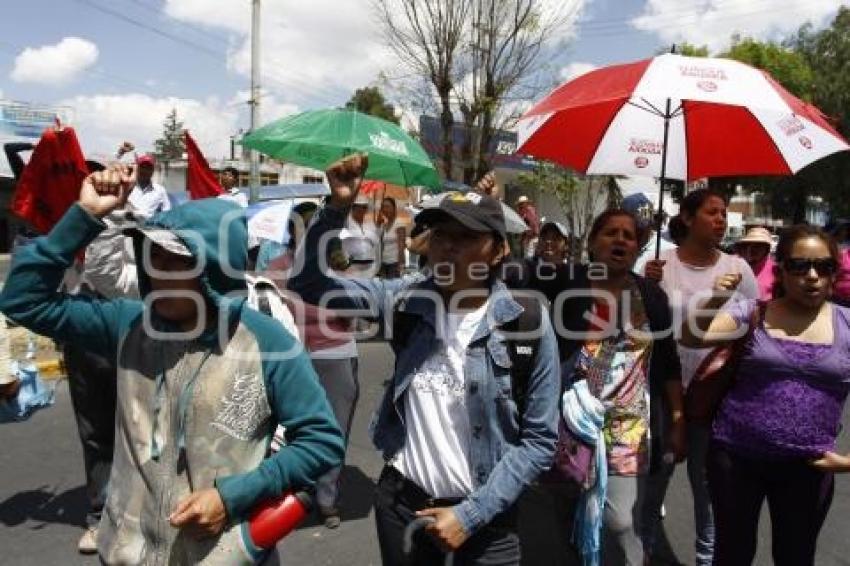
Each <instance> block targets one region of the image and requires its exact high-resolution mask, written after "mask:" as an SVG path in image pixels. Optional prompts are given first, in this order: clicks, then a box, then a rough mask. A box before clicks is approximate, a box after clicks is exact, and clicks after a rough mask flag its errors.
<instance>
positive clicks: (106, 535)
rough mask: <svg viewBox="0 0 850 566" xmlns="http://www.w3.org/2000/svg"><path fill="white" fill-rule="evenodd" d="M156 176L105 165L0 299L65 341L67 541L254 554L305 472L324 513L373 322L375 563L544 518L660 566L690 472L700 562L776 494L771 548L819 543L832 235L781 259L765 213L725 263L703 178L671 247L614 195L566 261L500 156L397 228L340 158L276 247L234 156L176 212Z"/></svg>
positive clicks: (835, 400)
mask: <svg viewBox="0 0 850 566" xmlns="http://www.w3.org/2000/svg"><path fill="white" fill-rule="evenodd" d="M7 149H9V148H7ZM26 149H28V148H24V147H15V148H11V151H12V154H14V155H15V156H16V157H17V152H19V151H23V150H26ZM129 151H132V146H122V150H119V155H118V157H119V158H120V157H122V154H125V153H128V152H129ZM7 153H8V151H7ZM14 164H15V165H16V173H18V174H19V173H20V169H21V168H23V167H24V164H23V162H18V161H15V163H14ZM153 169H154V158H153V157H151V156H141V157H138V158H137V159H136V160H135V162H134V163H132V164H128V163H122V162H121V161H120V160H118V161H116V162H115V163H112V164H109V165H108V166H106V167H103V166H100V167H92V168H91V171H92V172H91V173H90V174H89V175H88V176H87V177H86V178H85V180H84V181H83V183H82V186H81V189H80V195H79V199H78V202H77V203H76V204H74V205H72V206H71V208H70V209H68V211H67V212H66V213H65V214H64V216H63V217H62V218H61V220H60V221H59V222H58V223H57V224H56V225H55V226H53V228H52V229H51V230H50V231H49V233H48V234H46V235H43V236H40V237H37V238H34V239H32V240H31V241H29V242H28V243H26V244H23V245H20V246H19V247H18V248H17V249H16V250H15V254H14V259H13V263H12V267H11V271H10V273H9V276H8V278H7V280H6V283H5V285H4V288H3V291H2V293H0V310H2V312H3V313H4V314H5V316H6V317H8V318H9V320H11V321H13V322H14V323H16V324H19V325H22V326H25V327H26V328H29V329H32V330H33V331H35V332H37V333H39V334H42V335H45V336H49V337H52V338H54V339H55V340H57V341H58V342H59V343H61V344H62V345H63V348H64V355H65V362H66V367H67V368H68V374H69V382H70V386H71V396H72V400H73V404H74V411H75V416H76V418H77V425H78V431H79V436H80V440H81V442H82V444H83V447H84V461H85V472H86V482H87V493H88V502H89V517H88V522H87V524H88V528H87V530H86V531H85V533H84V534H83V537H82V538H81V540H80V544H79V550H80V551H81V552H85V553H91V552H97V553H98V554H99V556H100V559H101V560H102V561H103V562H104V563H108V564H194V563H205V564H242V563H252V562H266V563H270V561H273V560H275V559H277V555H276V551H275V549H274V547H273V546H272V547H271V548H261V547H258V546H256V545H255V544H253V542H252V539H251V532H252V530H251V527H250V525H251V522H252V521H253V520H254V517H255V511H256V510H257V509H258V508H259V507H261V506H262V505H264V504H266V503H268V502H269V501H273V500H275V498H278V497H280V496H282V495H283V494H285V493H286V492H289V491H294V490H309V491H311V492H312V493H313V494H314V497H315V500H316V503H317V505H316V507H317V512H318V513H319V515H320V516H321V518H322V520H323V522H324V525H325V526H326V527H328V528H329V529H334V528H336V527H338V526H339V524H340V521H341V518H340V510H339V506H340V488H339V486H340V483H339V478H340V473H341V470H342V466H343V462H344V457H345V449H346V446H347V443H348V439H349V437H350V434H351V427H352V422H353V415H354V412H355V409H356V407H357V404H358V399H359V392H360V377H359V376H358V361H359V356H358V348H357V342H356V339H355V338H356V336H357V334H358V329H361V328H362V321H363V320H366V321H370V322H373V323H376V324H375V327H377V328H378V329H379V330H378V337H379V338H383V339H385V340H387V341H388V342H389V343H390V346H391V348H392V352H393V355H394V357H395V363H394V366H393V367H394V369H393V373H392V375H391V376H388V378H389V379H388V380H387V382H386V386H385V390H384V393H383V396H382V398H381V400H380V402H379V404H378V406H377V407H367V408H365V409H366V410H369V411H374V416H373V418H372V424H371V426H370V435H371V438H372V441H373V443H374V445H375V447H376V448H377V449H378V450H379V451H380V453H381V455H382V457H383V461H384V467H383V469H382V471H381V473H380V476H379V478H377V485H376V490H375V498H374V509H375V524H376V537H377V541H378V544H379V546H380V553H381V558H382V561H383V563H384V564H388V565H402V564H423V565H425V564H428V565H430V564H439V563H442V562H443V560H444V559H445V558H446V557H447V556H449V555H450V556H451V558H452V559H453V560H454V563H455V564H482V565H484V564H519V563H520V560H521V555H522V550H523V545H524V544H528V538H527V537H526V534H524V533H523V528H522V526H523V523H524V521H530V520H531V517H536V518H539V517H541V516H545V517H546V521H547V524H548V525H549V528H548V530H547V531H546V532H543V533H540V532H539V533H533V537H534V539H535V540H537V541H539V540H544V543H543V544H549V545H551V547H552V548H554V549H555V550H554V551H553V552H554V553H555V554H556V555H557V556H556V558H554V559H553V560H556V562H557V563H576V564H586V565H595V564H606V565H607V564H612V565H617V564H624V565H631V566H642V565H643V564H649V563H650V561H651V560H652V557H653V555H654V554H655V552H656V549H657V542H656V541H657V540H658V538H659V536H658V533H659V530H660V523H661V520H662V516H663V506H664V499H665V496H666V492H667V486H668V484H669V481H670V478H671V476H672V474H673V471H674V469H675V467H676V465H677V464H679V463H682V462H686V463H685V464H684V465H686V466H687V472H688V478H689V480H690V486H691V493H692V496H693V507H694V524H695V533H694V541H695V548H694V556H695V562H696V563H697V564H699V565H704V564H717V565H720V566H725V565H738V564H749V563H751V562H752V560H753V558H754V555H755V551H756V546H757V540H758V539H757V533H758V523H759V517H760V511H761V508H762V506H763V503H764V501H765V500H767V502H768V506H769V510H770V515H771V523H772V525H773V530H772V536H773V547H772V549H773V559H774V562H775V563H776V564H788V565H804V564H814V563H815V562H816V553H817V537H818V533H819V530H820V528H821V526H822V525H823V522H824V520H825V518H826V516H827V513H828V511H829V507H830V503H831V500H832V493H833V490H834V474H835V473H837V472H847V471H850V455H841V454H838V453H836V452H835V450H836V448H835V445H836V439H837V436H838V434H839V431H840V421H841V416H842V411H843V407H844V403H845V400H846V397H847V393H848V391H850V377H848V376H849V375H850V372H848V369H849V368H848V361H847V360H850V310H847V308H846V307H845V306H842V305H844V304H847V303H848V302H850V298H848V297H850V292H846V291H847V289H845V287H846V288H850V283H848V281H850V250H848V248H847V246H846V245H845V243H846V242H847V241H848V240H850V238H848V237H847V234H846V232H847V230H846V226H840V227H839V229H838V230H836V232H835V234H834V235H835V237H833V236H832V235H830V234H827V233H825V232H824V231H822V230H820V229H818V228H814V227H811V226H794V227H791V228H788V229H786V230H784V231H782V233H781V235H780V238H779V242H778V245H777V247H776V251H775V254H774V253H772V252H771V247H772V243H773V239H772V236H771V233H770V232H769V231H768V230H766V229H765V228H761V227H754V228H752V229H750V230H749V231H748V232H747V233H746V234H745V236H744V237H742V238H741V239H740V240H739V241H738V242H737V243H736V244H735V246H734V252H735V253H734V254H727V253H725V252H723V251H721V249H720V243H721V241H722V239H723V238H724V236H725V235H726V232H727V222H726V208H727V205H726V201H725V199H724V198H723V196H722V195H720V194H718V193H715V192H712V191H711V190H707V189H701V190H696V191H693V192H691V193H689V194H687V195H686V196H685V197H684V198H683V200H682V201H681V203H680V211H679V213H678V214H677V215H676V216H674V217H672V218H670V220H669V240H668V239H667V237H666V235H665V237H663V238H660V239H659V238H658V237H657V234H654V233H653V230H657V229H658V228H657V227H656V226H655V225H654V223H655V221H656V219H657V218H658V215H655V214H653V213H652V210H651V207H649V210H647V206H646V203H644V202H641V201H640V200H639V199H638V200H636V199H632V198H627V199H625V201H624V202H623V206H622V207H617V208H610V209H607V210H605V211H603V212H601V214H599V215H598V216H597V217H596V219H595V220H594V222H593V224H592V226H591V228H590V230H589V235H588V238H587V245H586V249H584V250H582V249H579V248H577V246H579V243H578V241H577V240H576V239H575V238H573V234H570V232H569V230H568V229H567V228H566V227H565V226H564V225H563V224H561V223H559V222H557V221H553V220H547V219H546V218H545V217H543V218H541V217H540V215H539V211H538V207H537V206H536V205H535V204H534V203H533V202H532V201H531V200H530V199H529V198H528V197H526V196H523V197H521V198H520V199H518V200H517V201H516V203H515V207H516V213H518V216H519V218H521V219H522V221H524V223H525V229H524V230H523V231H519V232H517V231H515V230H513V231H512V230H509V223H508V222H507V221H506V214H508V212H510V211H508V207H507V205H506V204H505V203H504V202H502V201H501V200H500V198H499V195H498V190H496V189H495V178H494V176H493V175H492V173H491V174H488V176H487V177H485V178H484V179H482V181H481V182H480V183H479V184H478V185H477V186H476V187H474V188H473V189H471V190H469V191H466V192H451V193H448V194H445V195H442V196H441V198H431V199H425V200H424V201H423V202H422V203H418V204H419V207H420V210H419V212H418V213H417V214H416V216H415V217H414V219H413V222H412V223H410V224H405V223H404V222H402V220H401V219H400V217H399V210H398V203H397V202H396V201H395V200H394V199H393V198H389V197H383V198H381V199H378V201H377V202H376V201H374V200H370V199H369V198H368V197H366V196H365V195H362V194H360V187H361V183H362V181H363V180H364V178H367V177H368V171H369V169H368V156H367V155H365V154H353V155H350V156H347V157H345V158H343V159H341V160H339V161H337V162H336V163H334V164H333V165H331V166H330V167H329V169H328V170H327V171H326V176H327V181H328V185H329V186H330V196H329V197H328V198H327V199H326V200H325V201H324V202H323V203H321V204H320V205H317V204H315V203H311V202H303V203H300V204H298V205H296V206H294V207H293V215H292V217H291V218H290V219H282V222H283V223H286V224H287V228H288V229H287V231H286V234H287V236H286V238H285V239H284V241H283V242H274V241H261V242H257V241H252V240H251V239H250V238H249V235H248V230H247V223H246V219H245V212H244V203H242V202H240V201H239V198H238V195H236V194H235V193H234V192H233V191H232V190H231V189H233V188H234V184H235V182H236V179H237V178H238V172H236V171H235V170H229V169H228V170H224V171H223V172H222V178H221V180H222V186H223V187H224V188H225V191H224V194H223V195H222V196H221V197H220V198H207V199H201V200H196V201H191V202H188V203H186V204H183V205H179V206H175V207H173V208H172V206H171V203H170V201H169V200H168V198H167V194H166V192H165V190H164V189H163V188H162V187H161V186H159V185H157V184H156V183H155V182H153ZM376 205H377V206H376ZM370 207H375V208H377V210H374V211H373V214H374V215H373V217H372V218H371V219H370V218H368V215H369V210H370ZM543 212H545V211H543ZM511 232H514V233H511ZM512 238H517V239H518V240H519V243H520V246H519V249H520V253H519V256H520V257H511V251H510V250H511V247H510V245H509V243H510V240H511V239H512ZM661 242H663V244H661V245H659V244H660V243H661ZM673 242H675V243H673ZM656 248H657V249H656ZM83 249H85V254H84V256H81V254H80V253H79V252H80V251H81V250H83ZM410 254H416V255H418V257H419V262H418V266H417V267H416V268H413V267H411V266H412V265H413V264H414V263H415V262H413V261H409V260H408V255H410ZM4 328H5V326H4V325H0V333H2V334H3V335H2V336H0V350H3V348H4V347H3V342H2V340H5V339H6V336H5V331H4ZM5 348H6V349H7V348H8V347H7V346H6V347H5ZM723 348H726V349H729V348H731V349H732V350H731V351H732V354H731V356H732V357H731V358H730V362H729V364H728V365H729V368H728V369H727V371H728V372H731V373H730V375H731V379H730V380H729V383H728V386H726V387H725V388H724V389H723V390H722V394H721V395H720V397H719V398H718V399H717V406H716V407H714V408H713V412H712V414H711V415H710V417H709V418H708V419H705V418H699V419H698V418H694V416H693V415H692V414H689V410H688V407H689V403H688V402H686V401H687V400H688V399H689V396H690V399H692V398H693V396H694V395H695V393H694V392H695V391H699V389H698V388H697V387H696V386H695V385H694V384H695V383H697V382H699V383H704V380H706V379H711V378H712V376H711V375H708V377H706V375H707V374H708V373H709V370H707V369H706V368H707V366H708V364H707V362H708V361H710V360H711V358H712V357H713V356H714V355H715V354H716V353H717V352H718V351H719V350H720V349H723ZM2 354H3V352H2V351H0V395H2V396H4V397H12V396H14V395H15V392H16V391H15V380H14V378H13V377H12V376H11V375H10V370H9V369H8V368H7V367H5V366H6V365H8V363H7V362H6V361H4V359H7V356H6V357H5V358H4V357H3V355H2ZM699 401H700V400H699V399H697V400H696V402H699ZM419 525H421V527H422V528H421V529H419V530H415V531H411V528H412V527H416V526H419ZM411 532H412V533H413V534H412V537H411ZM547 539H548V540H547ZM535 544H536V543H535Z"/></svg>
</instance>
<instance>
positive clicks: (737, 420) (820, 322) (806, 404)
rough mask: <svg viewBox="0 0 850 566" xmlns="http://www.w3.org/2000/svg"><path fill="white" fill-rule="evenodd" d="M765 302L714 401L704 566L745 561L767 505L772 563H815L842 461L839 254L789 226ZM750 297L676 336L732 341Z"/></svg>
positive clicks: (713, 304) (845, 316)
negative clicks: (711, 534)
mask: <svg viewBox="0 0 850 566" xmlns="http://www.w3.org/2000/svg"><path fill="white" fill-rule="evenodd" d="M776 256H777V257H776V262H777V266H778V267H777V273H776V276H777V279H776V288H775V290H774V299H773V300H772V301H770V302H769V303H767V304H766V306H765V309H764V311H763V312H764V315H763V319H760V323H759V325H758V326H757V327H756V329H755V331H754V332H753V333H752V336H751V337H750V338H749V342H748V344H747V345H746V347H745V348H744V350H743V355H742V357H741V359H740V363H739V366H738V373H737V378H736V381H735V383H734V385H733V386H732V389H731V390H730V391H729V393H728V394H727V395H726V397H725V398H724V399H723V402H722V403H721V406H720V409H719V411H718V413H717V416H716V418H715V420H714V426H713V431H712V444H711V448H710V451H709V459H708V480H709V489H710V492H711V500H712V506H713V509H714V520H715V526H716V539H715V549H714V564H716V565H720V566H725V565H727V564H734V565H736V566H737V565H740V564H751V563H752V561H753V557H754V556H755V553H756V545H757V531H758V522H759V515H760V512H761V507H762V505H763V503H764V500H765V499H766V500H767V502H768V506H769V509H770V519H771V524H772V525H773V529H772V530H773V560H774V563H775V564H778V565H783V564H787V565H794V566H799V565H807V564H814V563H815V551H816V549H817V537H818V533H819V532H820V529H821V526H822V525H823V522H824V519H825V518H826V515H827V512H828V511H829V506H830V504H831V503H832V495H833V490H834V477H833V474H834V473H835V472H848V471H850V455H840V454H837V453H835V441H836V437H837V436H838V433H839V431H840V428H841V425H840V422H841V414H842V410H843V408H844V402H845V400H846V398H847V394H848V391H850V309H847V308H844V307H840V306H838V305H835V304H833V303H831V302H829V301H828V298H829V297H830V295H831V293H832V287H833V284H834V282H835V273H836V270H837V267H838V261H839V252H838V248H837V246H836V245H835V243H834V242H833V241H832V240H831V239H830V238H829V236H827V235H826V234H825V233H823V232H822V231H820V230H819V229H817V228H814V227H811V226H795V227H793V228H791V229H789V230H788V231H786V232H785V233H784V234H783V235H782V237H781V238H780V241H779V245H778V246H777V251H776ZM739 282H740V276H738V277H736V276H725V277H721V278H720V279H719V280H718V281H717V284H716V285H715V294H714V295H713V296H712V297H711V298H710V299H709V300H708V301H707V302H706V304H705V306H704V308H705V309H707V310H709V311H716V310H718V309H720V307H722V306H723V305H724V303H725V302H726V298H727V297H728V296H729V292H730V291H732V290H734V289H735V287H736V286H737V285H738V283H739ZM755 308H758V305H757V303H756V302H755V301H746V302H740V303H736V304H733V305H729V306H727V307H726V308H724V309H723V310H722V311H721V312H719V313H718V314H717V315H716V316H714V317H713V319H712V318H711V316H708V317H706V318H703V319H697V320H696V321H694V322H696V325H695V326H696V328H698V329H699V330H700V331H701V332H697V333H696V334H698V335H699V336H695V335H694V334H693V333H692V332H691V331H690V329H689V325H688V324H687V323H685V324H684V326H683V330H682V331H683V335H684V336H683V341H687V342H689V345H691V344H692V345H693V346H695V347H699V346H702V347H709V346H716V345H719V344H723V343H726V342H728V341H729V340H730V339H731V338H733V337H737V336H740V335H741V333H742V332H743V328H744V327H746V325H747V324H748V323H749V320H750V316H751V314H752V312H753V309H755Z"/></svg>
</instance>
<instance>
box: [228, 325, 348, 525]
mask: <svg viewBox="0 0 850 566" xmlns="http://www.w3.org/2000/svg"><path fill="white" fill-rule="evenodd" d="M242 321H243V322H244V323H245V324H246V325H247V326H248V328H249V329H250V330H251V331H252V332H253V333H254V335H255V336H256V338H257V341H258V343H259V345H260V348H261V351H263V352H269V353H270V354H269V355H268V356H267V359H265V360H264V361H263V373H264V376H265V383H266V389H267V393H268V399H269V405H270V406H271V409H272V413H273V415H274V418H275V419H276V421H277V423H278V424H280V425H282V426H283V427H285V428H286V438H287V444H286V446H284V447H283V448H281V450H280V451H279V452H278V453H277V454H274V455H272V456H271V457H269V458H266V459H265V460H263V461H262V463H261V464H260V465H259V466H258V467H257V468H256V469H254V470H252V471H250V472H247V473H244V474H237V475H232V476H227V477H223V478H218V479H217V480H216V484H215V485H216V487H217V488H218V491H219V493H220V494H221V498H222V500H223V501H224V505H225V507H226V508H227V514H228V517H229V519H230V520H231V521H232V522H238V521H242V520H244V519H246V518H247V517H248V516H249V515H250V513H251V510H252V509H253V508H254V507H255V506H256V505H257V504H258V503H260V502H261V501H264V500H266V499H270V498H273V497H277V496H279V495H280V494H282V493H284V492H285V491H287V490H289V489H293V488H294V489H298V488H304V487H309V486H312V485H313V483H315V481H316V479H318V478H319V476H321V475H322V474H323V473H324V472H325V471H327V470H329V469H331V468H333V467H334V466H338V465H340V462H342V458H343V456H344V454H345V444H344V441H343V437H342V433H341V432H340V430H339V426H337V423H336V419H335V418H334V415H333V412H332V411H331V407H330V404H329V403H328V399H327V396H326V395H325V390H324V389H323V388H322V387H321V385H319V380H318V377H317V376H316V372H315V370H314V369H313V364H312V363H311V362H310V358H308V357H307V355H306V354H305V353H304V350H303V348H301V346H300V345H299V344H298V343H297V342H296V341H295V339H294V338H293V337H292V336H290V335H288V334H286V333H284V332H283V330H282V329H281V327H280V326H279V325H277V324H275V323H274V321H272V320H271V319H269V318H268V317H264V316H262V315H260V314H259V313H256V312H255V311H253V310H247V309H246V310H245V311H243V318H242ZM290 354H291V355H290Z"/></svg>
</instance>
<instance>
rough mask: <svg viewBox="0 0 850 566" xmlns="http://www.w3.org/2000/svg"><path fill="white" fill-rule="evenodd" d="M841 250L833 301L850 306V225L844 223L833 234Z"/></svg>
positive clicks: (833, 289)
mask: <svg viewBox="0 0 850 566" xmlns="http://www.w3.org/2000/svg"><path fill="white" fill-rule="evenodd" d="M832 237H833V239H834V240H835V241H836V242H838V246H839V249H840V255H839V260H840V261H839V263H838V273H836V274H835V284H834V285H833V287H832V301H833V302H835V303H838V304H839V305H843V306H845V307H847V306H850V223H848V222H844V223H842V224H840V225H839V226H838V228H836V229H835V230H834V231H833V233H832Z"/></svg>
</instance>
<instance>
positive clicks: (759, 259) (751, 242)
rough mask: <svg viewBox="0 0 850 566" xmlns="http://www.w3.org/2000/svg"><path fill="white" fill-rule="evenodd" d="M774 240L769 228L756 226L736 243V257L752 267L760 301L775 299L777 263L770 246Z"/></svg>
mask: <svg viewBox="0 0 850 566" xmlns="http://www.w3.org/2000/svg"><path fill="white" fill-rule="evenodd" d="M772 243H773V239H772V238H771V237H770V232H768V231H767V228H762V227H761V226H756V227H755V228H750V229H749V230H747V233H746V234H745V235H744V237H743V238H741V239H740V240H738V241H737V242H735V255H738V256H740V257H742V258H744V260H745V261H746V262H747V263H748V264H749V265H750V267H751V268H752V269H753V274H754V275H755V276H756V281H757V282H758V286H759V299H761V300H762V301H769V300H771V299H772V298H773V282H774V280H775V279H776V275H775V274H774V271H775V270H774V268H775V267H776V263H775V262H774V261H773V258H772V257H770V246H771V244H772Z"/></svg>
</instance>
